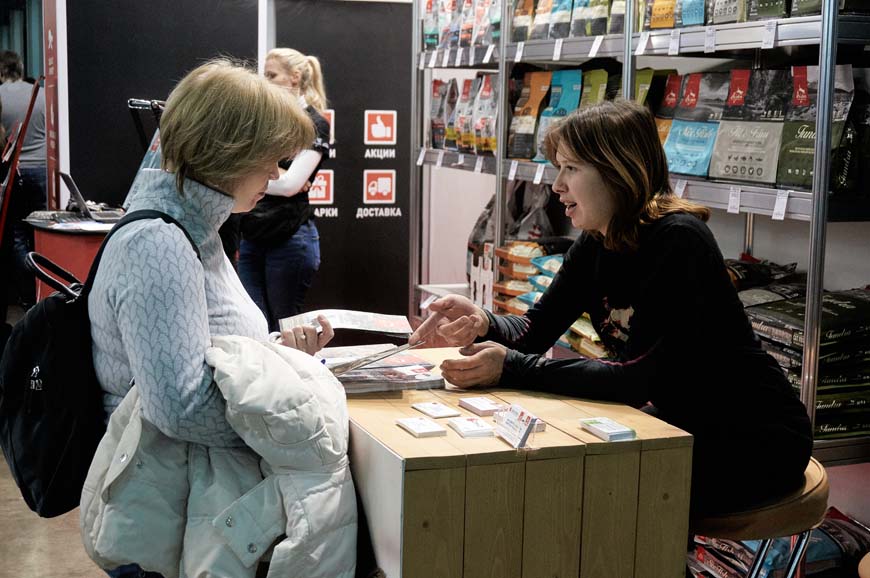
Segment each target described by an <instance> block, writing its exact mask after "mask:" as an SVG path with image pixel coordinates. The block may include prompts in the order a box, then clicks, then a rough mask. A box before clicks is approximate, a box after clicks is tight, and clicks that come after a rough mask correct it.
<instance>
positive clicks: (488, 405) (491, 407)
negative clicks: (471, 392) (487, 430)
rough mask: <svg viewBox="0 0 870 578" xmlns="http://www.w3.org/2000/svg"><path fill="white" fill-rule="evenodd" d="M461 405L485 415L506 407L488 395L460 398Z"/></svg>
mask: <svg viewBox="0 0 870 578" xmlns="http://www.w3.org/2000/svg"><path fill="white" fill-rule="evenodd" d="M459 407H464V408H465V409H467V410H468V411H471V412H473V413H476V414H477V415H482V416H484V417H486V416H488V415H492V414H494V413H495V412H497V411H500V410H502V409H504V406H503V405H501V404H500V403H496V402H494V401H492V400H491V399H489V398H488V397H462V398H460V399H459Z"/></svg>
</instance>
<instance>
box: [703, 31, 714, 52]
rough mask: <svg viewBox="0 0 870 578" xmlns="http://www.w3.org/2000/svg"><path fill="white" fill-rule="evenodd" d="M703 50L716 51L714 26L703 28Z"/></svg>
mask: <svg viewBox="0 0 870 578" xmlns="http://www.w3.org/2000/svg"><path fill="white" fill-rule="evenodd" d="M704 52H706V53H707V54H709V53H711V52H716V28H715V27H714V26H708V27H707V28H705V29H704Z"/></svg>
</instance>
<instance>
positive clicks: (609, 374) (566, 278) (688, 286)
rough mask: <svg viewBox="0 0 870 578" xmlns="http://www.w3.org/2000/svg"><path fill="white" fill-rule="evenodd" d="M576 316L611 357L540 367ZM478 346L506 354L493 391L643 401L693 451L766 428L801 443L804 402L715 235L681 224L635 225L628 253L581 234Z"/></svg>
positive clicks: (690, 221) (805, 432) (803, 447)
mask: <svg viewBox="0 0 870 578" xmlns="http://www.w3.org/2000/svg"><path fill="white" fill-rule="evenodd" d="M584 312H587V313H588V314H589V315H590V317H591V318H592V321H593V324H594V326H595V327H596V329H597V331H598V333H599V335H600V336H601V338H602V340H603V341H604V342H605V344H606V345H607V346H608V347H609V348H610V350H611V351H613V352H615V359H612V360H591V359H570V360H549V359H545V358H544V357H543V355H542V354H543V353H544V352H545V351H546V350H547V349H549V348H550V347H551V346H552V345H553V343H554V342H555V341H556V339H557V338H558V337H559V336H560V335H561V334H563V333H564V332H565V331H566V330H567V329H568V327H569V326H570V325H571V323H572V322H573V321H574V320H575V319H577V318H578V317H579V316H580V315H581V314H582V313H584ZM484 339H492V340H494V341H498V342H500V343H502V344H504V345H506V346H508V347H509V348H510V350H509V352H508V355H507V357H506V359H505V363H504V367H503V373H502V377H501V382H500V385H503V386H508V387H519V388H527V389H539V390H546V391H552V392H557V393H561V394H564V395H571V396H576V397H585V398H592V399H603V400H613V401H620V402H624V403H628V404H631V405H635V406H640V405H642V404H644V403H646V402H647V401H649V402H652V403H653V405H655V406H656V407H657V408H658V410H659V415H660V416H661V417H662V418H663V419H665V420H666V421H668V422H670V423H672V424H674V425H676V426H678V427H681V428H683V429H685V430H686V431H689V432H690V433H692V434H694V435H695V437H696V446H697V445H698V444H699V443H700V444H701V445H707V442H710V445H712V446H714V447H715V446H718V445H719V443H716V442H715V441H714V440H719V441H723V440H725V439H737V438H745V439H748V440H751V439H753V438H754V437H756V436H761V435H765V436H766V437H770V436H768V435H767V434H768V433H769V430H770V428H771V427H773V428H774V429H776V430H781V431H782V432H785V434H784V435H785V439H787V440H788V439H791V437H794V440H795V444H796V447H797V446H799V447H800V453H801V454H805V453H807V452H808V448H809V444H811V432H810V425H809V420H808V418H807V415H806V410H805V408H804V406H803V404H801V402H800V401H799V400H798V399H797V396H796V395H795V394H794V392H793V391H792V390H791V387H790V386H789V384H788V382H787V381H786V379H785V377H784V375H783V373H782V371H781V370H780V369H779V367H778V366H777V364H776V362H775V361H774V360H773V358H771V357H770V356H769V355H768V354H766V353H765V352H763V351H762V349H761V347H760V344H759V341H758V339H757V337H756V336H755V334H754V333H753V331H752V328H751V326H750V324H749V321H748V320H747V317H746V314H745V313H744V311H743V306H742V305H741V303H740V300H739V299H738V297H737V293H736V291H735V289H734V287H733V285H732V284H731V282H730V279H729V277H728V274H727V272H726V269H725V264H724V261H723V258H722V254H721V253H720V251H719V248H718V246H717V245H716V242H715V240H714V238H713V235H712V234H711V232H710V230H709V229H708V228H707V226H706V225H705V224H704V223H703V222H702V221H701V220H700V219H697V218H695V217H693V216H691V215H687V214H672V215H668V216H666V217H663V218H661V219H659V220H657V221H655V222H654V223H653V224H650V225H647V226H645V227H643V229H642V231H641V235H640V243H639V249H638V250H637V251H634V252H629V253H625V252H623V253H617V252H614V251H610V250H607V249H605V248H604V246H603V244H602V242H601V241H600V240H599V239H596V238H594V237H593V236H592V235H588V234H583V235H581V236H580V237H579V238H578V239H577V241H576V242H575V243H574V244H573V245H572V246H571V248H570V249H569V250H568V252H567V254H566V255H565V261H564V264H563V265H562V269H561V271H560V272H559V273H558V274H557V275H556V277H555V279H554V280H553V282H552V284H551V285H550V287H549V289H548V290H547V291H546V292H545V293H544V295H543V296H542V297H541V299H540V301H539V302H538V303H537V304H536V305H534V306H533V307H531V308H530V309H529V311H528V312H527V313H526V314H525V315H523V316H516V315H510V316H498V317H497V316H494V315H490V331H489V333H488V334H487V335H486V337H485V338H484ZM792 434H793V436H792ZM723 443H724V441H723ZM761 443H762V444H763V443H764V442H761ZM804 463H805V462H804ZM801 471H802V470H801Z"/></svg>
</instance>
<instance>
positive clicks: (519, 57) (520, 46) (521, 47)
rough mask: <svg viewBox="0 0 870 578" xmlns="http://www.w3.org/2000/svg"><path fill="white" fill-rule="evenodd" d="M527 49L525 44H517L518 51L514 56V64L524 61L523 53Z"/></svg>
mask: <svg viewBox="0 0 870 578" xmlns="http://www.w3.org/2000/svg"><path fill="white" fill-rule="evenodd" d="M525 49H526V43H525V42H517V51H516V54H514V62H522V60H523V51H524V50H525Z"/></svg>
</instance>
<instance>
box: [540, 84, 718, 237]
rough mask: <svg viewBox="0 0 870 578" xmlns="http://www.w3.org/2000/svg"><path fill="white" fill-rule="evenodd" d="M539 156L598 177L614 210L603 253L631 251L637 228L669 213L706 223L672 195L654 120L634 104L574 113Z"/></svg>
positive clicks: (703, 213) (700, 212) (704, 213)
mask: <svg viewBox="0 0 870 578" xmlns="http://www.w3.org/2000/svg"><path fill="white" fill-rule="evenodd" d="M544 151H545V153H546V155H547V159H548V160H549V161H550V162H552V163H553V164H556V162H555V161H556V151H559V152H560V153H561V154H562V155H564V156H565V157H568V158H570V159H572V160H575V161H580V162H582V163H586V164H588V165H591V166H593V167H595V169H597V170H598V172H599V173H600V174H601V178H602V179H603V180H604V183H605V184H606V186H607V189H608V190H609V191H610V193H611V194H612V195H613V200H614V205H615V212H614V215H613V218H612V219H611V221H610V223H609V224H608V226H607V234H606V235H605V236H604V239H603V242H604V246H605V247H607V248H608V249H611V250H614V251H631V250H634V249H637V247H638V240H639V236H640V229H641V227H642V226H644V225H647V224H650V223H652V222H654V221H656V220H657V219H660V218H661V217H663V216H665V215H668V214H671V213H688V214H691V215H694V216H696V217H698V218H699V219H701V220H702V221H706V220H707V219H709V218H710V210H709V209H707V208H706V207H702V206H700V205H696V204H695V203H691V202H689V201H684V200H683V199H680V198H677V196H676V195H674V193H673V190H672V189H671V183H670V180H669V179H668V161H667V159H666V158H665V151H664V149H663V148H662V145H661V141H660V140H659V135H658V131H657V130H656V125H655V120H654V119H653V117H652V114H651V113H650V112H649V110H648V109H646V108H645V107H643V106H641V105H639V104H635V103H634V102H631V101H627V100H617V101H612V102H611V101H605V102H601V103H598V104H594V105H592V106H590V107H588V108H584V109H579V110H575V111H574V112H572V113H571V114H569V115H568V116H566V117H565V118H563V119H562V120H561V121H559V122H558V123H556V124H555V125H553V127H552V128H551V129H550V130H549V131H548V132H547V135H546V137H545V139H544ZM557 166H558V165H557ZM596 234H597V233H596Z"/></svg>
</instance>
